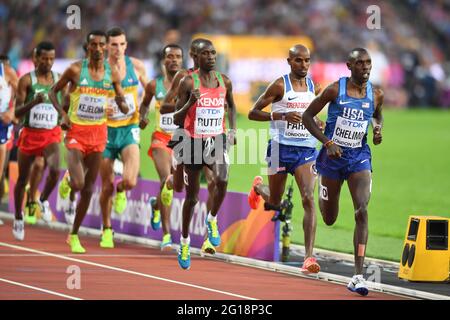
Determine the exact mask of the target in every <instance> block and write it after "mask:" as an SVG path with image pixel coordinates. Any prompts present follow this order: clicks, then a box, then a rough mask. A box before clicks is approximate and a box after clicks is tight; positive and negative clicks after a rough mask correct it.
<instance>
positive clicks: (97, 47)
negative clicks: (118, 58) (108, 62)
mask: <svg viewBox="0 0 450 320" xmlns="http://www.w3.org/2000/svg"><path fill="white" fill-rule="evenodd" d="M105 47H106V38H105V37H104V36H95V35H92V36H91V37H90V38H89V43H88V56H89V57H90V58H91V59H92V60H95V61H99V60H103V57H104V54H105Z"/></svg>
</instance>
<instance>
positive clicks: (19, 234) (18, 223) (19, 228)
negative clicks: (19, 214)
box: [12, 219, 25, 241]
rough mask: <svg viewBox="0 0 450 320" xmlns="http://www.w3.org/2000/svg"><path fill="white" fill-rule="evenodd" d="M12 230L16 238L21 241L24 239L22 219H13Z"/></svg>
mask: <svg viewBox="0 0 450 320" xmlns="http://www.w3.org/2000/svg"><path fill="white" fill-rule="evenodd" d="M12 231H13V235H14V238H16V240H19V241H23V239H25V227H24V223H23V220H17V219H14V223H13V230H12Z"/></svg>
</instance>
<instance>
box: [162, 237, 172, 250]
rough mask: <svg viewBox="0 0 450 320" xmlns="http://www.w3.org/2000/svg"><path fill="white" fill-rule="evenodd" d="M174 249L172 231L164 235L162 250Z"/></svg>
mask: <svg viewBox="0 0 450 320" xmlns="http://www.w3.org/2000/svg"><path fill="white" fill-rule="evenodd" d="M171 249H172V236H171V235H170V233H168V234H165V235H163V238H162V241H161V250H162V251H168V250H171Z"/></svg>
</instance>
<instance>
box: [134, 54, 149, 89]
mask: <svg viewBox="0 0 450 320" xmlns="http://www.w3.org/2000/svg"><path fill="white" fill-rule="evenodd" d="M130 59H131V62H132V63H133V66H134V69H135V70H136V74H137V76H138V79H139V82H140V83H141V85H142V87H143V88H145V86H146V85H147V83H148V78H147V71H146V70H145V64H144V62H143V61H142V60H139V59H136V58H133V57H130Z"/></svg>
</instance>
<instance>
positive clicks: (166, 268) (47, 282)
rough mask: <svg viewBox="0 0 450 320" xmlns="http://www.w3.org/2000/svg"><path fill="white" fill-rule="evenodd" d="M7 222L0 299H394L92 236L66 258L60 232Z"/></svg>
mask: <svg viewBox="0 0 450 320" xmlns="http://www.w3.org/2000/svg"><path fill="white" fill-rule="evenodd" d="M11 225H12V222H11V221H5V225H3V226H0V300H17V299H24V300H29V299H33V300H38V299H45V300H50V299H64V300H65V299H89V300H91V299H95V300H97V299H149V300H160V299H161V300H181V299H183V300H187V299H189V300H229V299H262V300H300V299H320V300H337V299H339V300H340V299H342V300H350V299H364V300H395V299H402V298H401V297H398V296H393V295H388V294H384V293H378V292H370V293H369V295H368V296H367V297H361V296H359V295H357V294H356V293H351V292H349V291H348V290H347V289H346V287H345V286H343V285H338V284H333V283H328V282H325V281H319V280H314V279H305V278H301V277H296V276H295V275H287V274H282V273H278V272H272V271H267V270H262V269H258V268H253V267H246V266H240V265H236V264H231V263H227V262H223V261H220V260H217V259H213V258H202V257H200V256H197V255H191V269H190V270H188V271H185V270H182V269H180V267H179V266H178V262H177V257H176V253H175V251H172V252H161V251H160V250H158V249H155V248H149V247H145V246H141V245H135V244H124V243H116V248H115V249H102V248H100V247H99V239H95V238H92V237H86V236H84V237H83V236H80V240H81V243H82V244H83V246H84V247H85V248H86V250H87V253H86V254H84V255H74V254H71V253H70V250H69V247H68V245H67V244H66V243H65V239H66V236H67V234H66V233H64V232H59V231H55V230H50V229H47V228H44V227H36V226H33V227H31V226H26V227H25V241H16V240H15V239H14V237H13V235H12V231H11V229H12V227H11ZM70 266H75V268H79V269H78V270H79V271H80V279H81V281H80V284H81V288H80V289H69V288H68V283H69V287H70V284H73V283H74V282H73V271H72V273H68V272H67V271H68V268H69V267H70ZM69 270H70V269H69ZM71 276H72V277H71Z"/></svg>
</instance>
